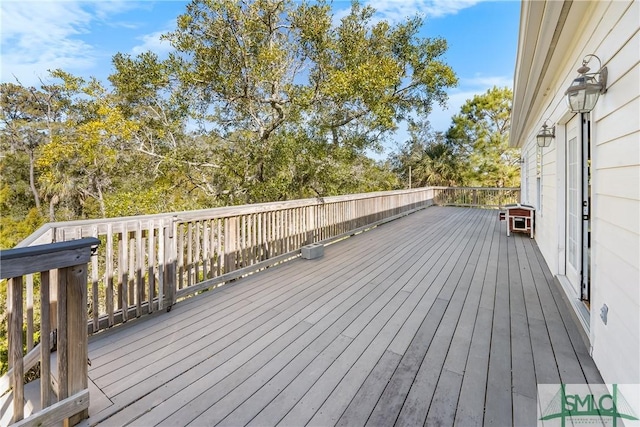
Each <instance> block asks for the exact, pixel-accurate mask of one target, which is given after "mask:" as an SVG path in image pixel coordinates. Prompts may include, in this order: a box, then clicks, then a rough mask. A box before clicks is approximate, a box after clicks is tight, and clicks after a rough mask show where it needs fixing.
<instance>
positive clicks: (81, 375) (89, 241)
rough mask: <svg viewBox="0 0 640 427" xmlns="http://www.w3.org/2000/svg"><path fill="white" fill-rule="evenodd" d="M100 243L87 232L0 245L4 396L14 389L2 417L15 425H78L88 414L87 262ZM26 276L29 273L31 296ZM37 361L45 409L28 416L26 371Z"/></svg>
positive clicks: (0, 383) (1, 385)
mask: <svg viewBox="0 0 640 427" xmlns="http://www.w3.org/2000/svg"><path fill="white" fill-rule="evenodd" d="M98 244H99V241H98V239H95V238H85V239H80V240H74V241H70V242H61V243H50V244H45V245H37V246H32V247H26V248H19V249H9V250H5V251H0V278H1V279H3V280H4V279H8V282H7V289H8V298H7V309H8V310H7V313H8V332H9V340H8V344H9V368H10V369H9V372H7V373H6V374H5V375H4V376H2V377H0V396H2V395H5V393H7V392H8V391H9V390H10V389H12V390H11V393H13V396H11V397H12V399H11V400H12V403H11V406H12V408H11V410H12V413H13V415H12V419H11V420H3V421H10V422H12V423H14V425H56V424H58V423H60V422H63V421H64V424H65V425H74V424H76V423H77V422H79V421H80V420H82V419H84V418H87V416H88V412H87V411H88V408H89V390H88V382H87V360H88V359H87V357H88V354H87V339H88V336H87V326H86V325H87V292H86V289H87V287H86V284H87V264H88V262H89V259H90V258H91V254H92V252H93V251H94V250H95V249H96V248H97V245H98ZM24 277H28V278H29V279H28V281H27V283H26V288H27V289H28V294H27V298H26V301H25V298H24V288H25V286H24V283H23V278H24ZM34 279H35V281H36V282H37V284H38V286H37V288H39V294H38V300H39V302H40V304H39V318H40V327H39V337H40V342H39V343H38V344H37V345H35V346H34V335H35V334H34V326H35V325H34V315H33V314H34V313H33V306H34V295H33V293H34ZM25 302H26V304H25ZM25 305H26V307H27V313H26V316H25V313H23V307H24V306H25ZM25 317H26V319H27V328H26V329H27V331H28V333H27V335H26V337H27V339H26V340H27V342H26V349H27V354H26V355H25V354H24V347H25V343H24V342H23V332H24V318H25ZM52 336H53V337H54V338H53V339H52V338H51V337H52ZM52 347H54V348H56V349H57V352H56V362H57V363H56V365H57V369H56V370H55V371H56V372H55V373H54V372H53V371H54V370H53V369H52V366H51V365H52V363H51V349H52ZM38 363H39V364H40V399H39V405H38V406H39V407H40V408H41V410H39V411H37V412H32V413H31V414H28V415H29V416H28V417H27V418H24V416H25V413H24V406H25V405H24V400H25V393H24V388H25V386H24V374H25V372H26V371H28V370H30V369H31V368H33V367H34V366H36V365H37V364H38ZM52 389H53V390H52Z"/></svg>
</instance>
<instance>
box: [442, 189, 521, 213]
mask: <svg viewBox="0 0 640 427" xmlns="http://www.w3.org/2000/svg"><path fill="white" fill-rule="evenodd" d="M432 188H433V190H434V194H435V198H434V202H435V203H436V204H438V205H441V206H471V207H483V208H500V207H503V206H505V205H507V204H512V203H518V202H519V201H520V188H519V187H515V188H501V187H495V188H486V187H432Z"/></svg>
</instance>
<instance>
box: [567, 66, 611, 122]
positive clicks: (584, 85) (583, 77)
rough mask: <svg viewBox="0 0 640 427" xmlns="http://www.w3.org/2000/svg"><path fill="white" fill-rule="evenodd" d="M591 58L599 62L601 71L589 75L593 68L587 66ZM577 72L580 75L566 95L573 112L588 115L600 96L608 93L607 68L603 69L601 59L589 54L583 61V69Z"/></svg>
mask: <svg viewBox="0 0 640 427" xmlns="http://www.w3.org/2000/svg"><path fill="white" fill-rule="evenodd" d="M591 58H595V59H597V60H598V68H599V69H598V71H597V72H595V73H589V71H590V70H591V68H589V67H588V66H587V64H588V63H589V61H591ZM577 71H578V73H580V75H579V76H578V77H576V78H575V79H574V80H573V82H572V83H571V86H569V89H567V91H566V92H565V93H564V94H565V95H566V96H567V104H568V105H569V109H570V110H571V111H572V112H574V113H588V112H590V111H591V110H593V107H595V105H596V102H598V97H600V94H601V93H605V92H606V91H607V67H604V68H603V67H602V62H600V58H598V57H597V56H595V55H591V54H589V55H587V56H585V57H584V58H583V59H582V67H580V68H578V70H577Z"/></svg>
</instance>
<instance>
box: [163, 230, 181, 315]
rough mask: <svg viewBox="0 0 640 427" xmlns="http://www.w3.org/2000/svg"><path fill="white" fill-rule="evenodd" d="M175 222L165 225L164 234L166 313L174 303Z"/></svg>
mask: <svg viewBox="0 0 640 427" xmlns="http://www.w3.org/2000/svg"><path fill="white" fill-rule="evenodd" d="M177 227H178V224H177V221H175V220H174V221H170V222H169V224H168V225H166V230H165V233H164V238H165V244H164V246H165V251H164V255H165V263H164V265H165V274H164V280H165V281H164V289H165V290H164V292H165V305H166V307H167V311H168V310H171V307H172V306H173V304H175V302H176V287H177V286H176V259H177V245H176V234H177Z"/></svg>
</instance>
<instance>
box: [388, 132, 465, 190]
mask: <svg viewBox="0 0 640 427" xmlns="http://www.w3.org/2000/svg"><path fill="white" fill-rule="evenodd" d="M409 135H410V137H411V139H410V140H409V141H407V142H406V143H405V145H404V146H403V147H401V148H400V150H399V151H398V152H397V153H394V154H392V156H391V162H392V164H393V166H394V170H395V171H396V173H398V175H400V176H401V178H402V180H403V181H404V182H406V183H408V182H409V170H411V181H412V186H415V187H424V186H461V185H464V171H465V170H466V168H467V159H466V157H465V156H463V155H460V153H458V152H457V150H456V148H457V147H456V146H455V145H454V144H452V143H451V141H449V140H447V139H446V138H445V135H444V134H443V133H442V132H433V131H432V130H431V127H430V125H429V122H428V121H413V122H411V123H410V125H409Z"/></svg>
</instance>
